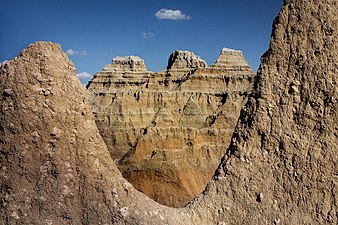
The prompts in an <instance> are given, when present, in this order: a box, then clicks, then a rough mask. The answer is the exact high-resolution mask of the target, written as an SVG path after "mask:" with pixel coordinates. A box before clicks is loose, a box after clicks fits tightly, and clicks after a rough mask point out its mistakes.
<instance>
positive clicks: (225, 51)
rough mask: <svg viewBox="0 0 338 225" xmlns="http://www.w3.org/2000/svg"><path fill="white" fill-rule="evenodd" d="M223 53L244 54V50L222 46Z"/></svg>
mask: <svg viewBox="0 0 338 225" xmlns="http://www.w3.org/2000/svg"><path fill="white" fill-rule="evenodd" d="M221 55H243V52H242V51H240V50H235V49H231V48H222V50H221Z"/></svg>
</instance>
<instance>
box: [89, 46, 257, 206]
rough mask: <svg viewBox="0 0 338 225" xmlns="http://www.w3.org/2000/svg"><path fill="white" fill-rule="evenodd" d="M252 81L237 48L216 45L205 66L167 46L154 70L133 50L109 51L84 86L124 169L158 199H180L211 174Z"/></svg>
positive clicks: (166, 201)
mask: <svg viewBox="0 0 338 225" xmlns="http://www.w3.org/2000/svg"><path fill="white" fill-rule="evenodd" d="M131 59H134V60H131ZM136 59H137V60H136ZM136 64H137V66H136ZM121 65H123V66H121ZM136 67H138V68H137V69H134V68H136ZM253 81H254V73H253V72H252V70H251V68H250V66H249V65H248V63H247V62H246V60H245V58H244V56H243V54H242V52H241V51H236V50H231V49H223V50H222V51H221V54H220V56H219V58H218V60H217V62H216V63H215V64H214V65H212V66H211V67H208V66H207V64H206V62H205V61H204V60H202V59H201V58H200V57H199V56H196V55H195V54H194V53H192V52H188V51H174V52H173V53H172V54H171V55H170V57H169V60H168V66H167V70H164V71H162V72H159V73H153V72H149V71H147V69H146V66H145V64H144V62H143V60H142V59H140V58H139V57H135V56H129V57H117V58H114V59H113V60H112V63H111V64H108V65H107V66H105V67H104V69H103V71H101V72H98V73H97V74H95V76H94V78H93V79H92V81H90V84H89V85H88V90H89V91H90V92H91V93H92V96H93V98H92V101H91V102H92V105H93V112H94V114H95V116H96V123H97V126H98V128H99V130H100V133H101V135H102V137H103V138H104V140H105V142H106V144H107V146H108V148H109V150H110V152H111V155H112V158H113V159H114V160H115V162H116V163H117V165H118V167H119V169H120V170H121V172H122V174H123V176H124V177H125V178H126V179H127V180H128V181H130V182H131V183H132V184H133V185H134V187H136V188H137V189H139V190H140V191H142V192H143V193H145V194H147V195H148V196H150V197H151V198H153V199H155V200H156V201H157V202H160V203H162V204H165V205H168V206H174V207H183V206H184V205H186V204H187V203H188V202H189V201H191V199H193V198H194V197H195V196H196V195H197V194H199V193H201V192H202V191H203V190H204V188H205V186H206V184H207V182H208V181H209V180H210V179H211V178H212V176H213V174H214V171H215V170H216V168H217V166H218V165H219V163H220V159H221V157H222V156H223V155H224V153H225V149H226V148H227V147H228V145H229V143H230V138H231V136H232V133H233V130H234V127H235V125H236V123H237V120H238V117H239V113H240V109H241V107H242V106H243V105H244V103H245V100H246V96H247V95H248V94H249V93H250V92H251V91H252V88H253Z"/></svg>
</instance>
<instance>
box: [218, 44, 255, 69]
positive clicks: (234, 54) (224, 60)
mask: <svg viewBox="0 0 338 225" xmlns="http://www.w3.org/2000/svg"><path fill="white" fill-rule="evenodd" d="M213 67H222V68H223V67H224V68H229V67H232V68H234V67H238V68H240V69H245V68H246V69H248V68H250V66H249V64H248V62H247V61H246V59H245V58H244V55H243V52H242V51H240V50H234V49H230V48H222V50H221V53H220V55H219V56H218V59H217V61H216V63H215V64H214V65H213ZM250 70H251V69H250Z"/></svg>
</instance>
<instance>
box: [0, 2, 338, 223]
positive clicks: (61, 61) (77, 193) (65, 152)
mask: <svg viewBox="0 0 338 225" xmlns="http://www.w3.org/2000/svg"><path fill="white" fill-rule="evenodd" d="M337 9H338V3H337V1H336V0H322V1H319V0H316V1H315V0H308V1H302V0H301V1H299V0H289V1H286V2H285V4H284V6H283V8H282V11H281V13H280V15H279V16H278V18H277V19H276V20H275V23H274V25H273V33H272V40H271V43H270V49H269V51H268V52H267V53H266V54H265V55H264V56H263V59H262V65H261V70H260V71H259V73H258V76H259V79H258V81H257V84H256V88H257V91H256V93H255V94H254V95H252V96H251V98H250V101H249V103H248V104H247V105H246V107H245V109H244V110H243V111H242V114H241V117H240V122H239V124H238V125H237V128H236V131H235V133H234V137H233V142H232V144H231V146H230V148H229V149H228V153H227V154H226V155H225V156H224V158H223V162H222V164H221V165H220V167H219V170H218V171H217V173H216V175H215V179H214V180H213V181H211V182H210V183H209V185H208V187H207V189H206V191H205V192H204V193H203V194H201V195H200V196H199V197H198V198H196V199H195V200H194V201H193V202H192V203H191V204H190V205H188V206H187V207H186V208H183V209H172V208H168V207H164V206H161V205H159V204H157V203H155V202H153V201H152V200H150V199H149V198H147V197H145V196H144V195H142V194H141V193H139V192H137V191H135V190H134V189H133V188H132V187H131V186H130V184H128V183H127V182H126V181H125V180H124V179H123V178H122V177H121V174H120V173H119V171H118V170H117V169H116V166H115V165H114V163H113V161H112V160H111V159H110V157H109V153H108V151H107V148H106V146H105V145H104V143H103V141H102V139H101V137H100V136H99V135H98V132H97V129H96V127H95V123H94V120H93V117H92V115H91V113H90V107H89V106H88V104H87V103H86V102H87V100H88V99H87V95H86V93H85V92H84V90H83V89H81V85H80V83H79V81H78V80H77V79H76V77H75V71H74V67H73V66H72V64H71V63H70V62H69V61H68V59H67V58H66V56H65V54H63V53H62V52H61V50H60V47H59V46H58V45H55V44H52V43H36V44H35V45H32V46H30V47H29V48H27V49H26V50H24V51H23V53H22V54H21V56H20V57H18V58H16V59H14V60H12V61H10V62H9V63H7V64H6V65H5V66H4V67H2V68H1V74H0V93H1V95H0V104H1V108H0V110H1V113H0V121H1V123H0V124H1V126H0V165H1V168H0V169H1V171H0V191H1V192H0V193H1V194H0V208H1V210H0V221H1V223H2V224H337V222H338V218H337V211H338V196H337V193H338V190H337V185H338V178H337V177H338V171H337V170H338V169H337V168H338V165H337V151H338V150H337V149H338V146H337V145H338V141H337V136H338V134H337V133H338V130H337V123H338V122H337V121H338V115H337V113H338V112H337V108H338V102H337V101H338V90H337V76H338V55H337V54H338V46H337V45H338V41H337V37H338V24H337V23H338V21H337V19H338V15H337Z"/></svg>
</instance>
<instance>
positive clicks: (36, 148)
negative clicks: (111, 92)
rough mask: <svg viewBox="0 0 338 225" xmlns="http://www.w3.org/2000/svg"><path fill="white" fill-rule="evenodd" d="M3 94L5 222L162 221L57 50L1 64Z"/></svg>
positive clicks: (1, 204) (0, 142)
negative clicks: (128, 174)
mask: <svg viewBox="0 0 338 225" xmlns="http://www.w3.org/2000/svg"><path fill="white" fill-rule="evenodd" d="M0 93H1V95H0V103H1V108H0V121H1V123H0V165H1V168H0V209H1V210H0V224H137V223H140V224H142V221H143V219H142V217H144V216H145V215H144V214H143V213H142V214H140V212H141V211H142V210H144V209H145V208H146V209H147V212H148V213H149V214H148V215H146V217H147V218H148V220H149V219H150V218H152V219H150V220H151V221H159V222H158V224H162V222H160V221H162V220H161V218H160V215H161V217H163V215H164V214H163V213H161V212H163V208H159V207H158V205H157V204H156V203H154V202H153V201H151V200H150V199H148V198H146V197H144V196H143V195H142V194H141V193H139V192H137V191H135V190H134V189H133V188H132V186H131V185H130V184H129V183H128V182H127V181H126V180H124V179H123V178H122V176H121V174H120V172H119V170H118V169H117V168H116V166H115V164H114V162H113V161H112V160H111V158H110V155H109V152H108V151H107V148H106V146H105V144H104V142H103V140H102V138H101V136H100V135H99V132H98V131H97V128H96V125H95V121H94V118H93V116H92V113H91V108H90V106H89V104H88V101H89V98H88V97H87V94H86V92H85V90H84V88H83V87H82V85H81V84H80V82H79V80H78V78H77V77H76V73H75V69H74V66H73V64H72V63H71V62H70V61H69V60H68V58H67V56H66V54H65V53H63V52H62V51H61V48H60V46H59V45H56V44H53V43H45V42H38V43H35V44H33V45H30V46H29V47H28V48H27V49H25V50H23V51H22V53H21V54H20V56H18V57H16V58H15V59H13V60H11V61H10V62H7V63H6V64H5V65H3V66H1V69H0ZM135 204H139V206H136V207H134V206H133V205H135ZM169 211H170V210H169ZM137 214H139V215H137ZM149 216H150V217H149ZM155 224H156V223H155Z"/></svg>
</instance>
